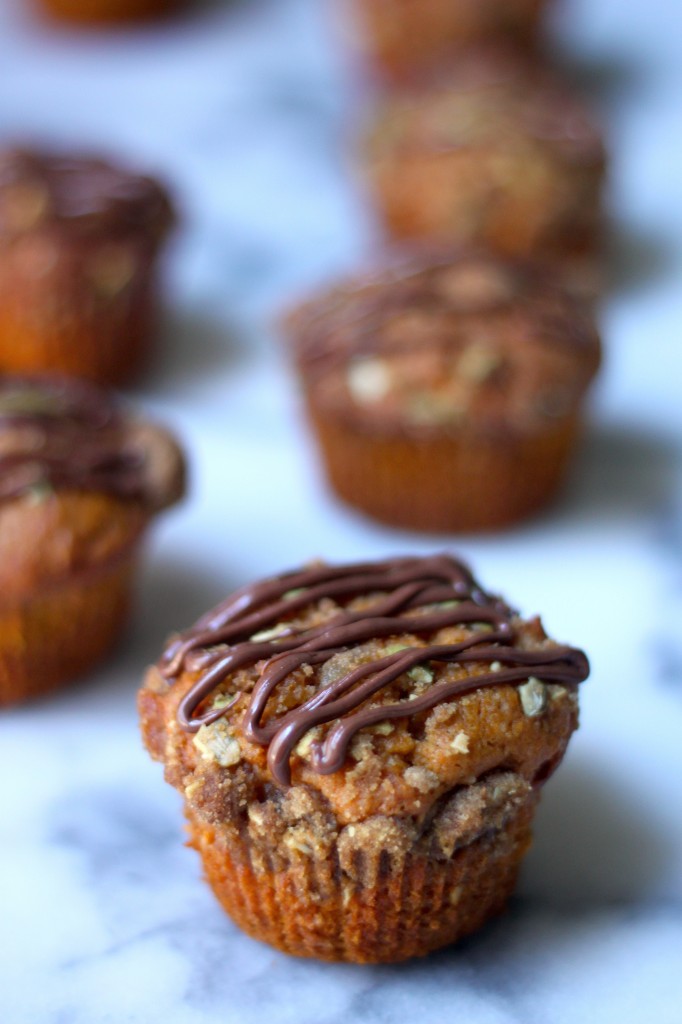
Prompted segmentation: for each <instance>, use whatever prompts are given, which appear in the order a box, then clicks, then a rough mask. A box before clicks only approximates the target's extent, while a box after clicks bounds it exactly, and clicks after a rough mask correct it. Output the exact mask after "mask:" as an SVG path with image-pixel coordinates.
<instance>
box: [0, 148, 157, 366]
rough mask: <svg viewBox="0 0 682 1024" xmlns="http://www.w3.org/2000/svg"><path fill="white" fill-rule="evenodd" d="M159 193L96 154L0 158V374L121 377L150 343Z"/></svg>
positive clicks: (15, 153)
mask: <svg viewBox="0 0 682 1024" xmlns="http://www.w3.org/2000/svg"><path fill="white" fill-rule="evenodd" d="M172 223H173V211H172V208H171V204H170V200H169V198H168V195H167V193H166V191H165V189H164V188H163V187H162V186H161V185H160V184H159V183H158V182H156V181H154V180H152V179H151V178H146V177H141V176H140V175H137V174H134V173H131V172H130V171H127V170H124V169H122V168H121V167H118V166H114V165H112V164H110V163H107V162H105V161H104V160H99V159H91V158H85V157H83V158H73V159H71V158H67V157H62V156H57V155H56V154H53V153H40V152H31V151H28V150H12V151H9V152H5V153H4V154H1V155H0V370H4V371H11V372H20V373H34V372H43V371H49V372H60V373H67V374H73V375H76V376H79V377H86V378H89V379H91V380H94V381H97V382H100V383H112V384H114V383H120V382H123V381H127V380H129V379H130V378H131V377H132V376H133V375H134V374H135V373H136V372H137V371H138V370H139V369H140V367H141V366H142V365H143V363H144V361H145V359H146V358H147V355H148V352H149V349H150V345H151V342H152V339H153V333H154V327H155V315H156V274H157V263H158V256H159V251H160V248H161V245H162V243H163V241H164V240H165V238H166V236H167V234H168V231H169V229H170V227H171V225H172Z"/></svg>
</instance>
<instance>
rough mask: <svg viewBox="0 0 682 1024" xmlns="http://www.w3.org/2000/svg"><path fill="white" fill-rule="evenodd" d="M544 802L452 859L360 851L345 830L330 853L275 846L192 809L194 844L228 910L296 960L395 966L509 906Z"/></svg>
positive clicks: (411, 851) (528, 801)
mask: <svg viewBox="0 0 682 1024" xmlns="http://www.w3.org/2000/svg"><path fill="white" fill-rule="evenodd" d="M536 803H537V794H536V792H535V791H533V790H531V791H530V792H529V794H528V795H527V797H526V798H525V800H523V801H522V802H521V803H520V804H519V805H518V806H517V807H516V808H515V810H514V812H513V813H512V814H511V815H510V816H509V817H508V819H507V820H506V821H505V822H504V823H503V824H502V826H501V827H499V828H497V829H494V830H489V831H487V832H484V833H483V834H482V835H480V836H479V837H478V838H477V839H475V840H474V841H472V842H470V843H469V844H468V845H466V846H463V847H461V848H459V849H457V848H456V849H455V850H454V852H453V853H452V855H451V856H450V857H449V858H448V859H445V858H443V857H442V856H441V857H440V858H437V857H435V856H428V855H427V854H426V853H425V852H424V851H417V850H416V849H415V848H414V847H412V848H410V847H408V848H407V849H405V848H403V849H401V848H400V846H399V845H398V846H396V844H395V843H387V845H386V846H385V847H384V848H382V849H378V848H376V847H372V846H371V845H370V846H366V847H364V848H362V847H360V848H359V849H354V850H353V851H352V853H350V852H349V851H348V849H347V848H344V844H343V841H342V838H341V837H342V836H343V833H340V834H339V837H338V839H337V841H336V842H335V843H334V844H333V845H332V847H331V849H329V850H327V851H325V854H324V855H322V856H320V855H318V854H317V853H316V852H315V851H314V850H313V849H311V848H310V847H306V846H305V845H304V844H303V845H301V846H299V847H298V848H297V847H294V846H292V847H289V848H286V847H285V846H284V844H280V845H279V846H278V847H277V848H276V849H273V850H272V851H270V852H267V851H264V850H263V849H262V848H259V847H257V846H256V845H255V844H254V843H253V842H252V841H251V839H250V836H249V834H248V832H247V831H242V832H239V833H237V832H236V831H234V832H228V830H227V829H224V828H223V829H222V830H221V829H220V828H219V827H214V826H212V825H210V824H208V823H207V822H204V821H202V820H201V819H200V818H199V817H197V816H196V814H195V813H193V812H192V811H190V810H188V811H187V815H188V818H189V822H190V825H189V833H190V841H189V845H190V846H192V847H194V848H195V849H196V850H198V852H199V853H200V855H201V859H202V863H203V867H204V871H205V874H206V878H207V881H208V882H209V884H210V885H211V887H212V889H213V891H214V893H215V895H216V896H217V898H218V900H219V901H220V903H221V904H222V906H223V907H224V908H225V910H226V911H227V912H228V914H229V915H230V916H231V917H232V919H233V920H234V921H235V923H236V924H238V925H239V927H240V928H242V929H243V930H244V931H245V932H247V933H248V934H249V935H251V936H252V937H253V938H256V939H260V940H262V941H263V942H267V943H269V944H271V945H273V946H275V947H277V948H278V949H281V950H283V951H284V952H286V953H290V954H293V955H294V956H301V957H315V958H317V959H320V960H342V961H351V962H356V963H382V962H383V963H391V962H395V961H400V960H406V959H408V958H411V957H415V956H423V955H424V954H426V953H429V952H430V951H431V950H434V949H437V948H439V947H441V946H444V945H446V944H448V943H450V942H453V941H455V940H456V939H459V938H462V937H463V936H465V935H468V934H469V933H470V932H473V931H475V930H476V929H477V928H479V927H480V926H481V925H482V924H483V923H484V922H485V921H486V920H487V919H488V918H490V917H492V916H493V915H495V914H497V913H499V912H500V911H501V910H502V909H503V907H504V905H505V903H506V901H507V899H508V897H509V895H510V894H511V891H512V889H513V887H514V883H515V880H516V875H517V870H518V867H519V863H520V861H521V858H522V857H523V855H524V853H525V852H526V850H527V849H528V847H529V845H530V842H531V822H532V817H533V813H534V810H535V806H536ZM356 827H357V828H362V825H358V826H356Z"/></svg>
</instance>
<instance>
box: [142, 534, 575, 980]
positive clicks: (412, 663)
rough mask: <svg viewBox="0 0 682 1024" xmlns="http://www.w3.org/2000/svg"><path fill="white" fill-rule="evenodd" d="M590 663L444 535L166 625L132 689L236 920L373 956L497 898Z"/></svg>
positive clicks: (433, 939) (443, 934) (335, 953)
mask: <svg viewBox="0 0 682 1024" xmlns="http://www.w3.org/2000/svg"><path fill="white" fill-rule="evenodd" d="M588 671H589V667H588V663H587V659H586V658H585V655H584V654H583V653H582V652H581V651H579V650H576V649H573V648H571V647H565V646H561V645H559V644H557V643H555V642H554V641H553V640H550V639H548V638H547V636H546V634H545V632H544V630H543V628H542V625H541V623H540V620H539V619H538V618H534V619H530V620H524V619H521V618H520V617H519V616H518V615H517V614H516V613H515V612H514V611H513V610H512V609H511V608H509V607H508V606H507V605H506V604H505V603H504V602H503V601H502V600H501V599H500V598H498V597H495V596H492V595H490V594H488V593H486V592H485V591H484V590H483V589H482V588H481V587H480V586H479V584H478V583H476V581H475V580H474V579H473V578H472V576H471V574H470V572H469V571H468V569H467V568H466V567H465V566H464V565H462V564H461V563H460V562H458V561H457V560H456V559H454V558H452V557H450V556H449V555H445V554H444V555H437V556H433V557H427V558H396V559H392V560H389V561H385V562H378V563H367V564H359V565H348V566H340V567H333V566H328V565H324V564H321V563H318V564H313V565H310V566H307V567H304V568H302V569H300V570H296V571H294V572H290V573H286V574H284V575H282V576H278V577H275V578H272V579H268V580H265V581H263V582H261V583H257V584H254V585H253V586H247V587H244V588H243V589H242V590H239V591H237V592H236V593H235V594H234V595H232V597H230V598H228V599H227V600H226V601H225V602H224V603H223V604H221V605H219V606H218V607H217V608H215V609H213V611H211V612H209V613H208V614H207V615H205V616H204V617H203V618H201V619H200V620H199V621H198V622H197V623H196V625H195V626H194V627H193V628H191V629H190V630H188V631H187V632H186V633H182V634H180V635H179V636H178V637H176V638H174V639H172V640H171V641H170V643H169V645H168V647H167V648H166V650H165V651H164V653H163V655H162V657H161V659H160V661H159V662H158V664H157V665H156V666H154V667H153V668H152V669H150V670H149V672H148V674H147V677H146V679H145V683H144V686H143V688H142V689H141V691H140V695H139V708H140V714H141V719H142V731H143V736H144V741H145V744H146V746H147V748H148V750H149V752H150V754H151V755H152V757H153V758H155V759H157V760H159V761H162V762H163V763H164V765H165V773H166V778H167V780H168V781H169V782H170V783H171V784H172V785H173V786H175V787H176V788H177V789H178V790H179V791H180V792H181V793H182V794H183V796H184V800H185V809H186V813H187V818H188V821H189V834H190V845H192V846H193V847H195V848H196V849H197V850H198V852H199V853H200V855H201V859H202V862H203V867H204V871H205V874H206V878H207V880H208V882H209V883H210V885H211V886H212V888H213V890H214V892H215V894H216V896H217V897H218V899H219V900H220V902H221V903H222V905H223V907H224V908H225V909H226V910H227V912H228V913H229V914H230V916H231V917H232V918H233V919H234V921H235V922H236V923H237V924H238V925H239V926H240V927H241V928H243V929H244V930H245V931H246V932H248V933H249V934H250V935H252V936H254V937H255V938H258V939H261V940H263V941H265V942H268V943H270V944H271V945H273V946H275V947H277V948H278V949H282V950H284V951H285V952H287V953H292V954H294V955H296V956H304V957H316V958H319V959H322V960H349V961H356V962H381V961H383V962H392V961H398V960H404V959H407V958H409V957H413V956H421V955H423V954H425V953H428V952H429V951H431V950H433V949H436V948H438V947H440V946H443V945H445V944H447V943H450V942H453V941H455V940H456V939H459V938H461V937H462V936H464V935H467V934H469V933H470V932H472V931H474V930H475V929H476V928H478V927H480V926H481V925H482V924H483V923H484V921H486V920H487V919H488V918H489V917H490V916H491V915H493V914H496V913H497V912H498V911H500V910H501V909H502V908H503V906H504V904H505V901H506V900H507V898H508V896H509V895H510V892H511V890H512V888H513V886H514V881H515V877H516V873H517V869H518V866H519V862H520V860H521V858H522V856H523V854H524V853H525V851H526V850H527V849H528V846H529V845H530V841H531V822H532V818H533V813H534V810H535V807H536V804H537V802H538V798H539V795H540V791H541V788H542V786H543V784H544V782H545V781H546V780H547V779H548V778H549V776H550V775H551V774H552V772H553V771H554V770H555V768H556V767H557V765H558V764H559V762H560V761H561V759H562V757H563V754H564V751H565V749H566V744H567V742H568V739H569V737H570V735H571V733H572V731H573V730H574V729H575V728H576V725H577V694H576V687H577V684H578V683H579V682H581V681H582V680H584V679H585V678H586V676H587V674H588Z"/></svg>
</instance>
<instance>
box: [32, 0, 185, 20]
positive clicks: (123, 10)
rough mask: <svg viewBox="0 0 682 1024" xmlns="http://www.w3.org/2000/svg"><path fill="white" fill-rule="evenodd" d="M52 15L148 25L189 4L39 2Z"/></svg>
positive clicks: (171, 0) (165, 0) (155, 0)
mask: <svg viewBox="0 0 682 1024" xmlns="http://www.w3.org/2000/svg"><path fill="white" fill-rule="evenodd" d="M39 2H40V4H41V5H42V7H43V8H44V9H45V10H46V11H47V12H48V13H49V14H51V15H53V16H55V17H57V18H61V19H64V20H66V21H73V22H83V23H85V24H88V23H92V24H99V23H109V24H118V23H125V22H129V21H146V20H149V19H153V18H157V17H162V16H164V15H167V14H171V13H173V12H174V11H176V10H178V9H179V8H181V7H184V6H185V5H186V0H39Z"/></svg>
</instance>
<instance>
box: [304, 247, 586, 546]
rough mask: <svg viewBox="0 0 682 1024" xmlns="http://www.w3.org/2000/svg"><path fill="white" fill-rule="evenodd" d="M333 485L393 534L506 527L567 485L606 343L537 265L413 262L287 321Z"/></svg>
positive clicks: (484, 259) (495, 260)
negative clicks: (602, 345) (583, 410)
mask: <svg viewBox="0 0 682 1024" xmlns="http://www.w3.org/2000/svg"><path fill="white" fill-rule="evenodd" d="M285 329H286V331H287V334H288V342H289V344H290V347H291V350H292V353H293V358H294V360H295V363H296V365H297V368H298V371H299V376H300V379H301V384H302V390H303V395H304V398H305V402H306V405H307V410H308V414H309V419H310V422H311V425H312V428H313V433H314V435H315V437H316V439H317V442H318V444H319V448H320V451H321V454H322V460H323V463H324V465H325V468H326V472H327V476H328V478H329V482H330V484H331V487H332V488H333V490H334V491H335V492H336V493H337V495H338V496H339V497H341V498H342V499H343V500H344V501H346V502H348V503H349V504H350V505H352V506H354V507H356V508H359V509H361V510H362V511H363V512H366V513H367V514H369V515H370V516H373V517H375V518H376V519H379V520H382V521H383V522H386V523H389V524H391V525H394V526H401V527H407V528H411V529H417V530H431V531H468V530H486V529H498V528H500V527H503V526H508V525H510V524H512V523H514V522H516V521H518V520H521V519H523V518H525V517H526V516H529V515H530V514H531V513H533V512H535V511H537V510H538V509H540V508H541V507H542V506H543V505H545V504H546V503H547V502H548V501H549V500H550V499H551V498H552V497H553V495H554V494H555V493H556V491H557V489H558V487H559V485H560V483H561V481H562V479H563V477H564V474H565V470H566V466H567V463H568V461H569V457H570V455H571V453H572V450H573V448H574V446H575V442H576V439H577V435H578V433H579V428H580V420H581V405H582V400H583V397H584V394H585V391H586V389H587V386H588V384H589V383H590V380H591V379H592V377H593V376H594V374H595V372H596V370H597V368H598V366H599V361H600V342H599V337H598V335H597V332H596V328H595V325H594V322H593V318H592V315H591V313H590V307H589V305H588V304H587V303H583V304H582V305H581V304H580V303H579V302H578V301H577V300H576V299H575V297H574V296H572V295H570V294H569V293H567V292H566V291H565V290H564V289H562V288H561V286H560V285H559V284H558V283H557V282H556V280H555V279H554V278H553V277H552V276H551V275H545V274H544V273H543V271H542V270H540V269H538V268H537V267H535V266H533V265H531V264H529V263H525V262H521V261H518V260H512V259H509V258H503V257H500V256H496V255H491V254H489V253H483V252H458V253H452V252H451V253H449V254H448V255H447V256H445V255H444V254H442V253H441V255H440V257H439V259H438V260H435V259H434V256H433V254H430V255H426V254H423V253H422V254H419V255H411V256H410V257H409V258H407V257H405V258H404V259H402V260H397V261H395V262H394V263H393V264H389V265H388V266H387V267H386V268H384V269H383V270H382V271H379V272H377V273H375V274H374V275H373V276H367V277H365V278H364V279H358V280H355V281H350V282H346V283H344V284H341V285H339V286H338V287H336V288H334V289H333V290H332V291H330V292H329V293H327V294H325V295H322V296H321V297H319V298H317V299H314V300H312V301H311V302H309V303H307V304H305V305H303V306H302V307H300V308H299V309H298V310H297V311H295V312H294V313H293V314H291V315H290V316H289V318H288V321H287V322H286V325H285Z"/></svg>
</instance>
